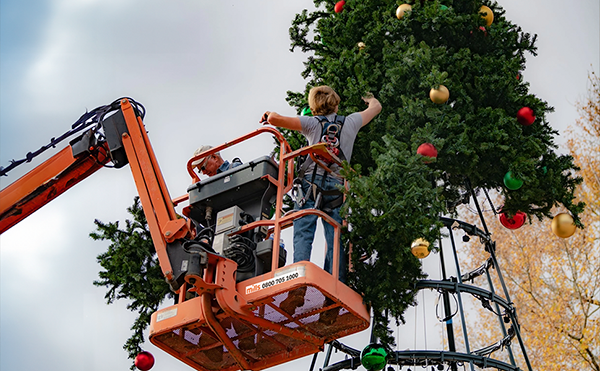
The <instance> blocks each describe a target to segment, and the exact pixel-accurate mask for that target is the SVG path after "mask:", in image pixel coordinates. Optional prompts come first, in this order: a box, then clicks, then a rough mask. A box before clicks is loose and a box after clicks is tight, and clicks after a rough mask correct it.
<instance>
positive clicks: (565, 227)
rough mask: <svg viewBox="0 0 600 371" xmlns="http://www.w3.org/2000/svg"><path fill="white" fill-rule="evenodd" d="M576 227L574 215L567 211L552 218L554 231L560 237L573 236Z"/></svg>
mask: <svg viewBox="0 0 600 371" xmlns="http://www.w3.org/2000/svg"><path fill="white" fill-rule="evenodd" d="M576 229H577V227H576V226H575V223H573V217H572V216H571V215H569V214H567V213H560V214H558V215H556V216H555V217H554V219H552V232H554V234H555V235H557V236H558V237H560V238H569V237H571V236H572V235H573V233H575V230H576Z"/></svg>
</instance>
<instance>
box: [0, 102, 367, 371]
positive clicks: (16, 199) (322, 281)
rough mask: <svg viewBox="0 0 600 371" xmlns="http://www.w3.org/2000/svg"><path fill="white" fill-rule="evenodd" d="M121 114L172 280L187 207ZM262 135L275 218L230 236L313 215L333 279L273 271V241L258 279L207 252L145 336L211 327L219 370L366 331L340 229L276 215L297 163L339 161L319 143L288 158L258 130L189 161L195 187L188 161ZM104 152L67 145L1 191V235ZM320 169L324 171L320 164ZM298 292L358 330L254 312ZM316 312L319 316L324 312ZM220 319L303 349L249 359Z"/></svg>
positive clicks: (125, 108) (90, 169) (98, 164)
mask: <svg viewBox="0 0 600 371" xmlns="http://www.w3.org/2000/svg"><path fill="white" fill-rule="evenodd" d="M121 110H122V113H123V116H124V118H125V122H126V126H127V130H128V133H125V134H123V135H122V144H123V148H124V149H125V152H126V155H127V159H128V161H129V164H130V167H131V172H132V174H133V178H134V181H135V184H136V187H137V190H138V193H139V196H140V200H141V203H142V206H143V209H144V213H145V216H146V219H147V222H148V226H149V229H150V233H151V235H152V239H153V242H154V245H155V248H156V252H157V255H158V259H159V262H160V266H161V269H162V272H163V274H164V276H165V278H166V279H167V280H169V281H171V280H173V269H172V267H171V263H170V260H169V256H168V253H167V244H168V243H171V242H174V241H176V240H179V239H184V238H192V237H194V236H193V234H194V233H193V232H192V228H191V227H190V224H189V222H188V221H186V220H185V219H180V218H178V217H177V215H176V213H175V209H174V205H176V204H178V203H180V202H183V201H185V200H186V199H187V198H188V197H187V196H181V197H178V198H176V199H174V200H172V199H171V198H170V196H169V193H168V190H167V187H166V183H165V181H164V178H163V176H162V173H161V171H160V168H159V165H158V161H157V159H156V156H155V154H154V151H153V149H152V146H151V145H150V140H149V138H148V135H147V133H146V130H145V128H144V124H143V122H142V120H141V118H139V117H137V116H136V114H135V110H134V109H133V107H132V105H131V103H130V102H129V101H128V100H127V99H123V100H122V101H121ZM264 133H266V134H271V135H273V136H274V137H275V138H276V139H277V141H278V142H279V169H278V178H277V179H273V177H270V176H269V177H267V178H268V180H269V181H270V182H272V183H273V184H274V185H276V186H277V201H276V205H275V207H276V212H275V217H274V219H273V220H257V221H255V222H253V223H250V224H248V225H245V226H243V227H242V228H240V229H239V230H237V231H235V232H234V234H239V233H244V232H246V231H248V230H251V229H254V228H257V227H265V226H266V227H267V228H268V233H269V234H272V235H273V240H274V241H279V240H280V236H281V231H282V229H284V228H288V227H290V226H291V225H292V223H293V220H294V219H297V218H299V217H302V216H304V215H307V214H315V215H318V216H319V217H321V218H323V219H324V220H325V221H327V222H328V223H330V224H331V225H332V226H333V227H334V233H335V235H334V236H335V237H334V241H335V243H334V254H333V256H334V260H333V275H330V274H329V273H327V272H325V271H323V270H322V269H321V268H318V267H316V266H315V265H314V264H312V263H310V262H300V263H295V264H293V265H291V266H286V267H283V268H280V269H275V267H278V266H279V264H278V263H279V261H278V260H279V243H273V255H272V256H273V258H272V263H271V266H272V267H274V269H273V270H272V271H271V272H269V273H266V274H264V275H262V276H259V277H254V278H251V279H248V280H246V281H243V282H240V283H236V280H235V273H236V269H237V264H236V263H235V262H233V261H231V260H229V259H227V258H225V257H222V256H219V255H216V254H209V257H208V264H207V267H206V269H204V273H203V274H202V277H198V276H187V277H186V278H185V280H186V284H184V285H183V286H182V287H180V288H179V290H178V291H177V294H179V298H180V300H179V304H177V305H176V308H177V309H175V310H176V312H177V311H179V314H178V315H177V316H176V317H174V318H168V319H166V320H158V319H157V317H158V315H159V314H160V313H163V314H164V310H162V311H159V312H157V313H155V314H154V315H153V316H152V324H151V336H150V338H151V341H152V342H154V343H156V342H157V340H156V339H157V335H160V334H165V333H168V332H169V331H173V329H175V328H180V329H181V331H182V332H183V329H185V328H186V326H188V325H189V324H190V323H204V324H205V327H206V329H207V330H208V329H209V332H210V333H211V334H212V335H211V336H213V337H214V338H218V340H220V342H221V343H222V344H223V345H224V346H225V347H226V348H227V350H228V354H229V355H230V356H231V357H232V358H233V359H234V360H235V363H236V365H234V366H231V367H229V368H225V369H227V370H233V369H239V368H242V369H250V368H252V369H254V370H260V369H263V368H267V367H271V366H273V365H276V364H280V363H284V362H287V361H289V360H291V359H294V358H298V357H302V356H305V355H307V354H312V353H315V352H317V351H319V350H320V349H322V347H323V345H324V343H325V342H327V341H331V340H334V339H335V338H337V337H340V336H345V335H348V334H350V333H354V332H357V331H361V330H364V329H366V328H367V327H368V325H369V319H370V318H369V313H368V311H367V309H366V308H365V306H364V305H363V303H362V298H361V296H360V295H359V294H357V293H356V292H354V291H352V290H351V289H350V288H348V287H347V286H346V285H344V284H342V283H341V282H339V281H338V275H339V260H338V257H339V251H340V243H339V241H340V233H341V226H340V225H339V224H338V223H337V222H335V221H334V220H333V219H332V218H331V217H329V216H328V215H327V214H325V213H324V212H322V211H320V210H316V209H308V210H302V211H296V212H293V213H291V214H288V215H284V214H283V212H282V207H283V196H284V194H286V193H287V192H288V191H289V190H290V189H291V187H292V185H293V178H294V158H295V157H297V156H300V155H305V154H308V155H310V156H311V158H313V160H314V161H315V162H316V163H318V164H321V165H323V164H322V162H321V161H320V159H319V158H323V157H324V158H329V159H330V160H334V161H336V162H338V163H339V162H340V161H339V159H337V158H335V156H333V155H332V154H331V153H330V152H328V151H327V149H326V147H325V145H324V144H317V145H314V146H310V147H306V148H302V149H300V150H297V151H293V152H292V151H291V148H290V146H289V144H288V143H287V141H286V140H285V138H284V137H283V136H282V134H281V133H280V132H279V131H278V130H276V129H274V128H272V127H261V128H259V129H257V130H255V131H253V132H251V133H249V134H246V135H244V136H241V137H239V138H237V139H235V140H233V141H231V142H227V143H224V144H222V145H219V146H216V147H214V148H212V149H210V150H209V151H206V152H204V153H201V154H200V155H198V156H195V157H193V158H191V159H190V160H189V161H188V163H187V170H188V173H189V174H190V176H191V177H192V180H193V181H194V182H198V181H199V180H200V179H199V178H198V175H196V173H195V172H194V170H193V168H192V165H191V164H192V162H193V161H195V160H199V159H203V158H205V157H207V156H210V155H212V154H214V153H216V152H218V151H220V150H223V149H225V148H227V147H231V146H233V145H235V144H238V143H240V142H243V141H245V140H247V139H250V138H252V137H254V136H256V135H259V134H264ZM107 147H108V146H107V144H106V143H103V144H102V145H100V146H97V147H96V148H90V153H89V154H87V155H80V156H77V157H73V155H72V151H71V148H70V146H69V147H67V148H65V149H63V150H62V151H60V152H59V153H58V154H56V155H55V156H53V157H52V158H50V159H49V160H47V161H46V162H44V163H43V164H41V165H39V166H38V167H36V168H35V169H34V170H32V171H31V172H30V173H28V174H27V175H25V176H24V177H22V178H20V179H19V180H17V181H16V182H14V183H13V184H11V185H10V186H8V187H7V188H5V189H3V190H2V191H1V192H0V215H1V216H2V219H1V220H0V228H1V230H0V231H1V232H4V231H5V230H7V229H8V228H10V227H11V226H13V225H14V224H16V223H18V222H19V221H20V220H22V219H23V218H25V217H27V216H28V215H30V214H31V213H33V212H35V211H36V210H37V209H39V208H40V207H42V206H43V205H45V204H46V203H48V202H50V201H51V200H52V199H54V198H56V197H57V196H58V195H60V194H62V193H64V192H65V191H66V190H67V189H69V188H70V187H72V186H73V185H75V184H77V183H78V182H80V181H81V180H83V179H85V178H86V177H87V176H89V175H91V174H93V173H94V172H95V171H97V170H99V169H100V168H102V167H103V166H104V165H105V164H106V163H107V162H109V161H110V158H109V156H108V154H107V153H108V148H107ZM323 167H324V168H326V167H325V166H323ZM184 213H185V209H184ZM290 268H291V269H303V270H304V271H306V272H307V274H306V276H305V277H301V278H299V279H294V280H292V281H288V282H284V283H282V284H279V285H277V286H273V287H268V288H264V289H262V290H260V291H258V292H251V291H252V290H250V291H248V290H246V288H247V287H249V285H253V284H257V283H259V282H261V281H262V280H268V279H272V278H274V277H275V275H276V274H277V273H278V272H281V270H283V269H290ZM301 286H311V287H314V288H316V289H317V290H320V291H321V292H322V293H324V294H325V295H326V296H328V297H330V299H332V301H333V302H334V305H335V306H337V305H339V306H340V307H341V306H342V305H343V307H344V308H345V309H346V310H347V311H348V312H349V313H351V314H352V315H353V316H354V317H356V319H357V320H356V321H357V324H356V325H354V326H353V327H352V328H347V329H343V330H339V331H337V332H336V333H331V334H328V335H316V334H315V333H314V330H310V331H301V330H298V329H294V328H289V327H286V326H283V325H281V324H278V323H274V322H271V321H268V320H266V319H264V318H261V317H259V316H257V315H256V314H255V313H253V310H255V308H257V306H261V305H263V306H264V305H266V304H265V303H268V302H269V300H272V298H273V296H275V295H280V294H282V293H285V292H287V291H290V290H292V289H294V288H297V287H301ZM188 292H191V293H197V294H198V297H197V298H194V299H191V300H186V293H188ZM215 301H216V304H218V306H219V311H218V312H217V314H215V312H214V311H213V307H214V305H215ZM276 310H278V311H280V312H281V310H280V309H279V308H276ZM318 311H319V312H323V311H325V308H323V309H320V310H318ZM218 313H221V314H218ZM281 313H283V312H281ZM223 316H230V317H231V318H235V319H238V320H240V321H242V322H246V323H249V324H252V325H253V326H256V328H257V330H255V331H257V332H258V333H260V334H263V335H264V334H265V331H272V332H276V333H278V334H281V335H282V336H285V337H289V338H293V339H297V340H298V341H301V342H302V345H301V346H295V347H292V348H293V349H292V350H289V351H288V352H287V353H278V354H277V355H275V356H273V357H271V358H269V357H267V358H266V359H261V360H256V359H254V360H252V359H248V357H247V356H246V355H244V354H243V353H242V352H241V351H240V350H239V349H238V348H237V347H236V346H235V344H234V343H233V341H232V339H230V338H229V337H228V335H227V333H226V330H225V329H224V328H223V326H222V325H221V323H220V321H221V320H222V318H223ZM217 317H219V318H217ZM289 320H290V321H293V320H294V319H291V318H290V319H289ZM297 321H298V320H296V322H297ZM159 322H160V323H159ZM298 323H299V322H297V324H298ZM182 326H183V327H182ZM154 335H156V336H154ZM161 348H162V349H164V350H165V351H167V352H168V353H170V354H172V355H173V356H175V357H177V358H179V359H180V360H182V361H183V362H185V363H187V364H189V365H190V366H192V367H194V368H198V369H203V370H207V368H203V367H202V365H199V364H198V363H196V362H194V361H192V360H190V359H188V358H186V357H187V356H188V355H186V354H185V353H182V352H178V351H176V350H174V349H170V348H169V347H166V346H161ZM288 348H289V347H288ZM196 351H197V350H196ZM188 353H189V352H188Z"/></svg>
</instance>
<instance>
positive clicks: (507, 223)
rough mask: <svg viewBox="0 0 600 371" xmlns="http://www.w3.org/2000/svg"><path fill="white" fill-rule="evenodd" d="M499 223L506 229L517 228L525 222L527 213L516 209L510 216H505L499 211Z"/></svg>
mask: <svg viewBox="0 0 600 371" xmlns="http://www.w3.org/2000/svg"><path fill="white" fill-rule="evenodd" d="M499 218H500V223H501V224H502V225H503V226H504V227H506V228H508V229H519V228H521V227H522V226H523V224H525V220H527V214H525V213H524V212H521V211H517V213H516V214H515V215H513V217H512V218H509V217H508V216H506V214H505V213H500V217H499Z"/></svg>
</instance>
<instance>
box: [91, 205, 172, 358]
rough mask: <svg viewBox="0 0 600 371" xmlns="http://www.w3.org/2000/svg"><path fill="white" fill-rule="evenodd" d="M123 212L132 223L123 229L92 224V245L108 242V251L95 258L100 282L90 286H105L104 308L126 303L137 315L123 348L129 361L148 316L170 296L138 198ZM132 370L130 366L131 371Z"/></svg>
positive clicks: (140, 341) (111, 225)
mask: <svg viewBox="0 0 600 371" xmlns="http://www.w3.org/2000/svg"><path fill="white" fill-rule="evenodd" d="M127 211H128V212H129V213H130V214H131V216H132V217H133V220H125V228H124V229H119V222H118V221H117V222H115V223H107V224H105V223H102V222H101V221H99V220H96V221H94V223H95V224H96V232H92V233H90V237H92V238H93V239H94V240H96V241H98V240H100V241H105V240H108V241H111V244H110V245H109V246H108V251H107V252H105V253H103V254H100V255H98V257H97V259H98V263H100V265H101V266H102V268H104V269H105V270H104V271H101V272H100V273H99V276H100V279H99V280H97V281H94V285H96V286H106V288H107V289H108V291H107V293H106V295H105V296H104V297H105V298H106V300H107V303H108V304H111V303H113V302H114V301H115V300H117V299H126V300H128V301H129V304H128V305H127V309H129V310H131V311H134V312H137V313H138V318H137V319H136V320H135V322H134V323H133V325H132V327H131V330H133V335H132V336H131V337H130V338H129V339H127V342H126V343H125V345H124V346H123V348H124V349H125V350H126V351H127V352H128V354H129V358H131V359H133V358H135V356H136V355H137V354H138V353H139V352H140V351H141V348H140V344H142V343H143V342H144V330H145V329H146V328H147V327H148V325H149V324H150V316H151V315H152V313H153V312H155V311H156V310H157V309H158V306H159V304H160V303H161V302H162V301H163V300H164V299H165V298H166V297H173V294H172V292H171V291H170V290H169V285H168V284H167V283H166V282H165V280H164V278H163V274H162V271H161V268H160V265H159V263H158V259H157V257H156V250H155V249H154V244H153V243H152V238H151V237H150V231H149V230H148V224H147V223H146V217H145V216H144V211H143V210H142V207H141V205H140V202H139V197H135V199H134V202H133V205H131V207H129V208H127ZM134 368H135V366H134V365H132V366H131V369H132V370H133V369H134Z"/></svg>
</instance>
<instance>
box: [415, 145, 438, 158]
mask: <svg viewBox="0 0 600 371" xmlns="http://www.w3.org/2000/svg"><path fill="white" fill-rule="evenodd" d="M417 153H418V154H419V155H421V156H425V157H428V158H430V159H431V158H436V157H437V155H438V151H437V149H436V148H435V147H434V145H433V144H431V143H423V144H421V145H420V146H419V148H417ZM425 162H431V160H427V159H426V160H425Z"/></svg>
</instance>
